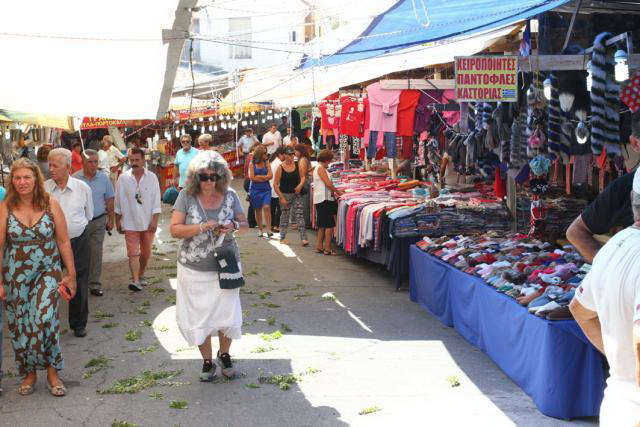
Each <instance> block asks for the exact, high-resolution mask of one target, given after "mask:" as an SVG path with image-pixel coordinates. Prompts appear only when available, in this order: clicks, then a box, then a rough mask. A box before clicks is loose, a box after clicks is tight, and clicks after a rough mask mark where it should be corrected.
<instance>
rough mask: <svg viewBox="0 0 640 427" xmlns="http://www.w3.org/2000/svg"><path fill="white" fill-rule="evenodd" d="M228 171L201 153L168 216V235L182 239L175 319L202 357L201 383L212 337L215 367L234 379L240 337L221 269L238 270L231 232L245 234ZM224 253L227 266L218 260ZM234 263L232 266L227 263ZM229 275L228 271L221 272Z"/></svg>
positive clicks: (236, 297)
mask: <svg viewBox="0 0 640 427" xmlns="http://www.w3.org/2000/svg"><path fill="white" fill-rule="evenodd" d="M231 180H232V176H231V171H230V170H229V167H228V165H227V162H225V161H224V159H223V158H222V156H220V155H219V154H218V153H216V152H211V151H209V152H202V153H200V154H198V155H197V156H196V157H195V158H194V159H193V161H192V162H191V164H190V166H189V169H188V180H187V186H186V187H185V188H184V189H183V190H182V191H181V192H180V194H179V195H178V199H177V200H176V203H175V205H174V208H173V209H174V210H173V215H172V217H171V229H170V231H171V235H172V236H173V237H175V238H180V239H183V240H182V243H181V245H180V249H179V251H178V277H177V281H178V287H177V298H176V320H177V323H178V327H179V328H180V332H181V333H182V336H183V337H184V338H185V340H186V341H187V343H188V344H189V345H197V346H198V347H199V349H200V353H201V355H202V359H203V365H202V372H201V374H200V380H201V381H211V380H213V378H214V376H215V371H216V367H215V365H214V363H213V360H212V358H213V351H212V349H211V336H212V335H217V336H218V342H219V351H218V353H217V359H218V363H219V365H220V366H221V370H222V374H223V375H224V376H225V377H233V375H234V369H233V364H232V362H231V356H229V350H230V347H231V343H232V340H234V339H239V338H240V337H241V335H242V330H241V328H242V308H241V306H240V292H239V291H240V289H239V288H235V289H223V288H222V287H223V286H224V285H223V283H222V281H221V280H220V275H221V274H222V273H221V272H220V271H219V268H225V269H227V268H230V267H235V270H236V271H238V270H239V271H241V267H240V251H239V249H238V245H237V243H236V240H235V237H234V234H233V233H234V232H244V231H246V230H248V224H247V220H246V218H245V216H244V214H243V212H242V206H241V205H240V199H239V198H238V195H237V194H236V192H235V191H234V190H233V189H231V188H229V184H230V183H231ZM223 253H225V254H230V258H229V257H225V258H224V259H225V261H226V263H225V266H224V267H223V266H222V265H221V264H220V265H219V263H218V262H217V261H216V257H217V256H221V255H222V254H223ZM233 263H235V264H236V265H235V266H231V264H233ZM225 274H227V275H229V273H225Z"/></svg>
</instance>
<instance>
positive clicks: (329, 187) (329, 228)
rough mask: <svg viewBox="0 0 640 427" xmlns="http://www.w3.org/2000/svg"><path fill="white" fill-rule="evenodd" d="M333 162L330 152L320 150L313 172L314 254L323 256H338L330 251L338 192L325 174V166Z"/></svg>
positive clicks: (327, 174) (326, 173)
mask: <svg viewBox="0 0 640 427" xmlns="http://www.w3.org/2000/svg"><path fill="white" fill-rule="evenodd" d="M332 160H333V152H332V151H331V150H322V151H321V152H320V154H318V166H316V167H315V169H314V170H313V205H314V206H315V209H316V223H317V224H318V241H317V242H316V252H317V253H319V254H325V255H338V253H337V252H335V251H334V250H333V249H331V237H332V236H333V228H334V227H335V226H336V219H335V215H336V213H337V207H338V206H337V203H336V200H335V199H336V197H339V196H340V194H341V193H340V191H339V190H338V189H337V188H336V187H335V186H334V185H333V182H331V179H330V178H329V173H328V172H327V166H329V163H330V162H331V161H332Z"/></svg>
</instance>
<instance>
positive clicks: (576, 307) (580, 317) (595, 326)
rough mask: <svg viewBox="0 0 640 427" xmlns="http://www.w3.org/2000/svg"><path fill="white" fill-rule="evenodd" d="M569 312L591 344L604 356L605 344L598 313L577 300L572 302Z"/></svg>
mask: <svg viewBox="0 0 640 427" xmlns="http://www.w3.org/2000/svg"><path fill="white" fill-rule="evenodd" d="M569 310H570V311H571V314H573V317H574V319H576V322H578V325H580V328H581V329H582V332H584V334H585V335H586V336H587V338H588V339H589V341H590V342H591V344H593V346H594V347H595V348H597V349H598V350H599V351H600V353H602V354H604V343H603V342H602V328H601V326H600V318H599V317H598V313H596V312H595V311H591V310H589V309H587V308H585V307H584V306H583V305H582V304H580V302H579V301H578V300H577V299H575V298H574V299H573V300H571V304H569Z"/></svg>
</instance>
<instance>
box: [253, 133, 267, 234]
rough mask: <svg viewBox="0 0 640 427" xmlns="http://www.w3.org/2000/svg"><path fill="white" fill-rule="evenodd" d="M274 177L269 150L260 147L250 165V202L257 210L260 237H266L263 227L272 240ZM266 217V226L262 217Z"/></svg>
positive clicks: (254, 152) (257, 148)
mask: <svg viewBox="0 0 640 427" xmlns="http://www.w3.org/2000/svg"><path fill="white" fill-rule="evenodd" d="M272 177H273V173H272V172H271V164H270V162H269V158H268V157H267V149H266V148H265V147H264V146H263V145H260V146H258V147H256V149H255V150H254V151H253V158H252V159H251V164H250V165H249V180H250V181H251V186H250V187H249V202H250V204H251V207H253V209H254V210H255V214H256V222H257V223H258V229H259V230H260V231H258V237H263V236H264V231H263V227H264V228H266V229H267V237H269V238H271V236H273V233H272V232H271V184H269V181H270V180H271V178H272ZM263 215H264V224H263V221H262V217H263Z"/></svg>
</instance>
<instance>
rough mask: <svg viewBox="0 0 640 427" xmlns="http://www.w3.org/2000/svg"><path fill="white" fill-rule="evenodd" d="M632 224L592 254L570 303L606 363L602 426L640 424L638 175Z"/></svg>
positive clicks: (586, 333)
mask: <svg viewBox="0 0 640 427" xmlns="http://www.w3.org/2000/svg"><path fill="white" fill-rule="evenodd" d="M631 209H632V211H633V218H634V223H633V225H632V226H631V227H629V228H626V229H624V230H622V231H620V232H619V233H617V234H616V235H615V236H613V237H612V238H611V239H610V240H609V241H608V242H607V243H606V244H605V245H604V246H603V247H602V248H601V249H600V250H599V251H598V252H597V254H596V256H595V258H594V260H593V266H592V267H591V271H590V272H589V273H588V274H587V276H586V277H585V278H584V280H583V281H582V283H581V284H580V286H579V287H578V290H577V291H576V293H575V297H574V299H573V301H572V302H571V305H570V310H571V313H572V314H573V316H574V318H575V319H576V321H577V322H578V324H579V325H580V328H582V331H583V332H584V333H585V335H586V336H587V338H589V341H591V343H592V344H593V345H594V346H595V347H596V348H597V349H598V350H600V351H601V352H602V353H603V354H604V355H605V356H606V358H607V361H608V362H609V378H608V379H607V387H606V388H605V391H604V399H603V401H602V405H601V407H600V425H601V426H604V427H606V426H616V427H618V426H637V425H638V424H639V423H640V280H638V278H639V277H640V264H639V263H638V259H640V173H638V172H636V173H635V177H634V181H633V191H632V193H631Z"/></svg>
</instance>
